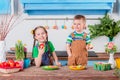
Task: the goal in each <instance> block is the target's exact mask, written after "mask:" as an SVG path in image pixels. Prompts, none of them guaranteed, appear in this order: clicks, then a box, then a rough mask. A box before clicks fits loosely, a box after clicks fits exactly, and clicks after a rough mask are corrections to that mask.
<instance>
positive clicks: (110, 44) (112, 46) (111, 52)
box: [105, 42, 117, 69]
mask: <svg viewBox="0 0 120 80" xmlns="http://www.w3.org/2000/svg"><path fill="white" fill-rule="evenodd" d="M105 52H106V53H108V54H109V60H108V63H110V64H111V68H112V69H114V68H115V66H116V64H115V60H114V54H115V53H116V52H117V46H116V45H115V44H114V43H113V42H108V43H107V44H106V45H105Z"/></svg>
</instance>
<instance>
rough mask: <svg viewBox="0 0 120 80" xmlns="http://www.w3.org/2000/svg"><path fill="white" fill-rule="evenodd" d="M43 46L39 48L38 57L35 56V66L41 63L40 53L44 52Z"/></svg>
mask: <svg viewBox="0 0 120 80" xmlns="http://www.w3.org/2000/svg"><path fill="white" fill-rule="evenodd" d="M44 48H45V47H44ZM44 48H43V49H41V48H40V49H39V54H38V57H36V58H35V66H36V67H40V65H41V61H42V55H43V53H44Z"/></svg>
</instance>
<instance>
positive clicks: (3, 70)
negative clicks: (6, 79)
mask: <svg viewBox="0 0 120 80" xmlns="http://www.w3.org/2000/svg"><path fill="white" fill-rule="evenodd" d="M18 71H20V68H12V69H4V68H0V72H2V73H14V72H18Z"/></svg>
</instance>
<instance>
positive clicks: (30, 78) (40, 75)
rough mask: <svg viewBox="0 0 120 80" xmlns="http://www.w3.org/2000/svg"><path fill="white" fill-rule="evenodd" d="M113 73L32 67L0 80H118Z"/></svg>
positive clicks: (0, 74) (0, 77)
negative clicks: (50, 69) (49, 69)
mask: <svg viewBox="0 0 120 80" xmlns="http://www.w3.org/2000/svg"><path fill="white" fill-rule="evenodd" d="M113 73H114V70H109V71H97V70H94V69H93V67H88V68H87V69H86V70H80V71H74V70H70V69H69V68H68V67H67V66H64V67H60V69H59V70H54V71H48V70H43V69H41V68H36V67H35V66H32V67H29V68H27V69H24V70H23V71H20V72H17V73H12V74H3V73H0V80H119V79H118V78H117V77H116V76H114V75H113Z"/></svg>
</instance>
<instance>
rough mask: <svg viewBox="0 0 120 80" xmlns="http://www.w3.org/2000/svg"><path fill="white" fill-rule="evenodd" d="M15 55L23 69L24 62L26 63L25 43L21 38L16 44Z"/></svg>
mask: <svg viewBox="0 0 120 80" xmlns="http://www.w3.org/2000/svg"><path fill="white" fill-rule="evenodd" d="M15 57H16V60H17V61H18V62H19V63H20V64H21V67H22V68H21V69H23V63H24V58H25V55H24V45H23V43H22V41H21V40H18V41H17V43H16V44H15Z"/></svg>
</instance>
